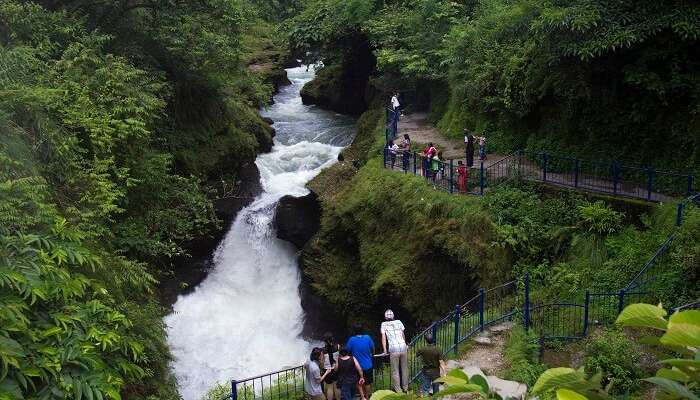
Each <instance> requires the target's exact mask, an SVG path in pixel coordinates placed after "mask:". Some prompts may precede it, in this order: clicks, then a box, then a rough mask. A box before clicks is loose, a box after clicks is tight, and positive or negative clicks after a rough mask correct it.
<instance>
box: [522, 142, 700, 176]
mask: <svg viewBox="0 0 700 400" xmlns="http://www.w3.org/2000/svg"><path fill="white" fill-rule="evenodd" d="M518 151H519V152H522V153H525V154H528V153H529V154H535V155H544V154H546V155H547V156H548V157H556V158H560V159H566V160H572V161H576V160H579V161H584V162H590V163H598V164H604V165H615V166H617V167H620V168H628V169H636V170H639V171H650V170H651V171H654V173H660V174H664V175H673V176H677V177H683V178H688V177H691V176H693V174H692V173H690V172H686V173H683V172H677V171H669V170H663V169H658V168H656V167H654V166H651V165H643V164H634V163H628V162H626V161H625V162H622V161H619V160H600V159H591V158H582V157H575V156H569V155H564V154H561V153H557V152H549V151H545V150H528V149H521V150H518Z"/></svg>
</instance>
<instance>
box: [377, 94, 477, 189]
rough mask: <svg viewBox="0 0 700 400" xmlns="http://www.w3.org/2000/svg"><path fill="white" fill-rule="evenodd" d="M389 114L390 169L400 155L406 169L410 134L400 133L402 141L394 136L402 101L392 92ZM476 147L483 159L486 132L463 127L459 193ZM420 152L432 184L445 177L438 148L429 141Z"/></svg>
mask: <svg viewBox="0 0 700 400" xmlns="http://www.w3.org/2000/svg"><path fill="white" fill-rule="evenodd" d="M389 111H390V113H389V117H388V119H387V145H386V146H387V152H388V155H389V160H388V161H389V162H390V164H391V168H392V169H393V168H394V167H395V165H396V159H397V157H399V155H401V156H402V162H403V169H404V171H408V168H409V166H410V154H411V138H410V137H409V136H408V134H404V135H403V139H402V140H401V143H397V142H396V140H395V137H396V134H397V132H398V121H399V116H400V115H403V114H402V113H401V104H400V102H399V93H398V92H394V94H393V95H392V96H391V99H390V100H389ZM477 145H478V149H479V153H478V154H479V161H481V162H483V161H484V160H486V136H484V135H481V136H476V135H473V134H472V133H471V132H470V131H469V129H467V128H464V147H465V161H466V165H465V162H463V161H461V160H460V161H457V189H458V190H459V192H460V193H466V192H467V191H468V190H469V168H472V167H473V166H474V152H475V149H476V146H477ZM420 155H421V160H422V163H421V164H422V165H421V171H422V174H423V176H424V177H426V178H427V179H430V180H432V181H433V186H435V185H436V181H439V180H441V179H444V178H445V164H444V162H445V158H444V157H443V155H442V152H441V151H438V150H437V148H436V147H435V146H434V145H433V143H429V144H428V145H427V146H426V147H425V149H423V151H422V153H420Z"/></svg>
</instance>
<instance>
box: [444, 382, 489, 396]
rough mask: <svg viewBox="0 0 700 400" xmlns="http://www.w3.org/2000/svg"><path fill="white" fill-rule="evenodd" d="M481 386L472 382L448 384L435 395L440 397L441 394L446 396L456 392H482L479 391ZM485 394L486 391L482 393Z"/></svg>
mask: <svg viewBox="0 0 700 400" xmlns="http://www.w3.org/2000/svg"><path fill="white" fill-rule="evenodd" d="M481 389H482V388H481V386H479V385H474V384H471V383H470V384H459V385H450V386H448V387H446V388H444V389H442V390H440V391H439V392H438V393H437V394H436V395H435V396H437V397H442V396H447V395H450V394H458V393H483V392H482V391H481ZM484 394H486V393H484Z"/></svg>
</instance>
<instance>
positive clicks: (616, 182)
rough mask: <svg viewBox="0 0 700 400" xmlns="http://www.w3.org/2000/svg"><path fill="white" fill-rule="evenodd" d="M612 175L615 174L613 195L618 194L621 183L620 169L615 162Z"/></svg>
mask: <svg viewBox="0 0 700 400" xmlns="http://www.w3.org/2000/svg"><path fill="white" fill-rule="evenodd" d="M612 173H613V194H617V187H618V186H619V183H620V167H619V166H618V165H617V163H615V162H614V163H613V164H612Z"/></svg>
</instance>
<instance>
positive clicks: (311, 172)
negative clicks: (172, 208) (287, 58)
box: [165, 67, 354, 400]
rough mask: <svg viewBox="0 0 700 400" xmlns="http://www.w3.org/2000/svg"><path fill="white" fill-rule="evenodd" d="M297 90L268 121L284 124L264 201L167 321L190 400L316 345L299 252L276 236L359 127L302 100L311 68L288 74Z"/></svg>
mask: <svg viewBox="0 0 700 400" xmlns="http://www.w3.org/2000/svg"><path fill="white" fill-rule="evenodd" d="M287 73H288V76H289V78H290V80H291V82H292V84H291V85H289V86H286V87H284V88H282V90H281V91H280V93H279V94H277V95H276V96H275V104H274V105H273V106H271V107H270V108H269V109H267V110H264V111H262V112H261V114H263V115H264V116H267V117H270V118H272V119H273V120H274V121H275V124H274V128H275V129H276V131H277V134H276V136H275V145H274V147H273V149H272V151H271V152H270V153H267V154H261V155H259V156H258V158H257V159H256V161H255V163H256V165H257V166H258V169H259V170H260V179H261V183H262V187H263V193H262V194H261V195H260V196H258V197H257V198H256V199H255V200H254V201H253V203H252V204H250V205H249V206H248V207H246V208H244V209H243V210H241V212H240V213H239V214H238V216H237V218H236V220H235V221H234V222H233V224H232V225H231V227H230V229H229V231H228V233H227V234H226V237H225V238H224V240H223V241H222V242H221V243H220V244H219V247H218V248H217V250H216V253H215V255H214V268H213V269H212V271H211V272H210V274H209V275H208V276H207V278H206V279H205V280H204V281H203V282H202V283H201V284H200V285H199V286H198V287H197V288H196V289H195V290H194V291H193V292H192V293H190V294H188V295H185V296H179V297H178V299H177V302H176V303H175V305H174V306H173V313H172V314H170V315H168V316H167V317H166V318H165V323H166V325H167V332H168V344H169V346H170V350H171V351H172V354H173V356H174V358H175V360H174V361H173V363H172V369H173V371H174V373H175V375H176V376H177V378H178V384H179V389H180V393H181V394H182V396H183V398H184V399H185V400H197V399H199V398H201V396H202V395H204V394H205V393H206V392H207V390H208V389H210V388H211V387H212V386H214V385H215V384H216V383H218V382H226V381H230V380H231V379H233V378H238V379H240V378H244V377H247V376H252V375H256V374H259V373H264V372H266V371H271V370H275V369H279V368H281V367H283V366H291V365H298V364H300V363H302V362H303V361H304V360H305V359H306V357H307V355H308V352H309V350H310V347H311V345H310V344H309V343H308V342H306V341H305V340H304V339H302V338H301V337H300V334H301V330H302V326H303V321H304V313H303V310H302V308H301V299H300V297H299V283H300V276H299V269H298V266H297V262H296V260H297V255H296V249H295V248H294V247H293V246H292V245H291V244H289V243H287V242H285V241H282V240H279V239H277V238H276V236H275V232H274V229H273V228H272V219H273V216H274V212H275V206H276V204H277V202H278V201H279V199H280V198H281V197H282V196H284V195H287V194H291V195H294V196H301V195H304V194H306V193H307V192H308V190H307V189H306V188H305V187H304V185H305V184H306V182H308V181H309V180H310V179H312V178H313V177H314V176H316V175H317V174H318V173H319V172H321V170H322V169H323V168H326V167H328V166H330V165H332V164H333V163H334V162H336V160H337V157H338V153H339V152H340V150H341V149H342V147H343V146H346V145H347V144H349V143H350V141H351V140H352V134H353V132H354V128H353V121H352V120H351V119H349V118H347V117H343V116H340V115H338V114H334V113H331V112H328V111H324V110H320V109H318V108H316V107H312V106H304V105H303V104H302V102H301V97H300V96H299V92H300V90H301V87H302V86H303V85H304V84H305V83H306V82H308V81H309V80H311V79H312V78H313V70H309V71H307V70H306V68H305V67H300V68H292V69H289V70H287Z"/></svg>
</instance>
